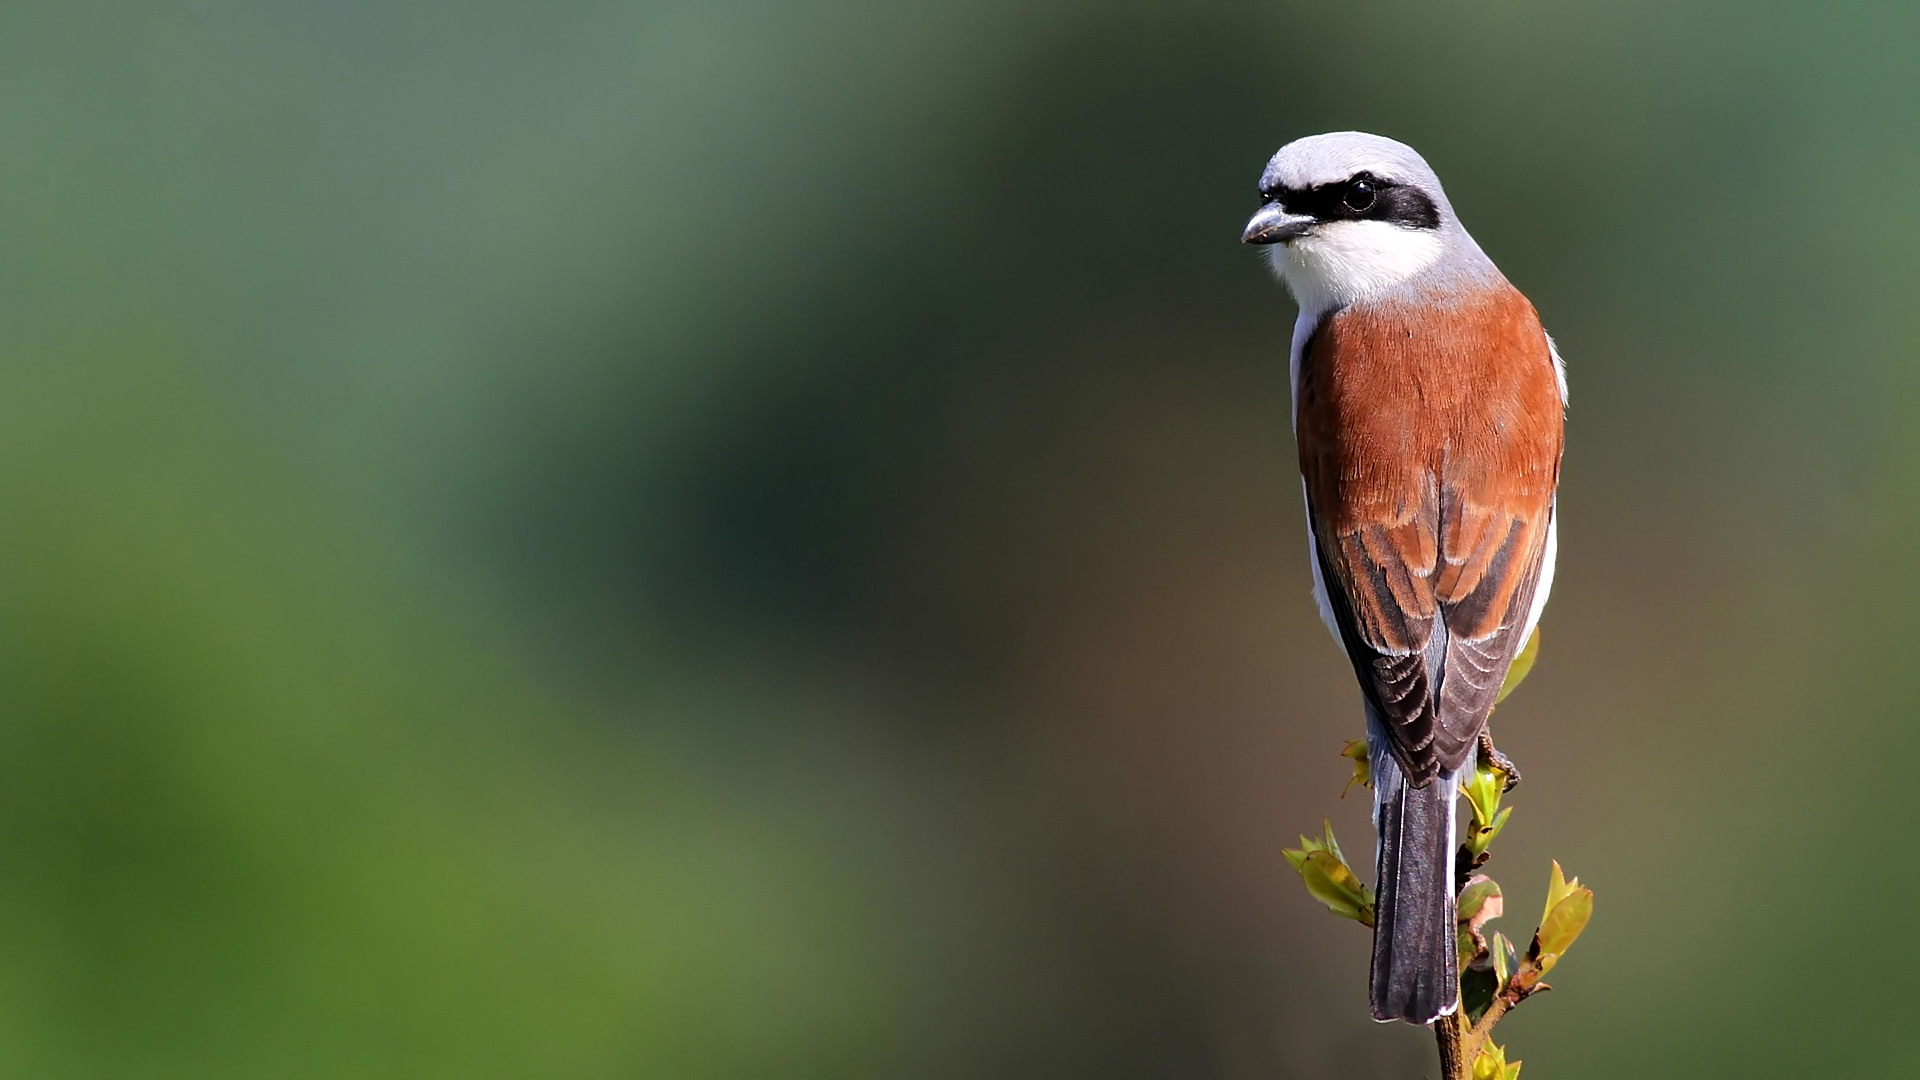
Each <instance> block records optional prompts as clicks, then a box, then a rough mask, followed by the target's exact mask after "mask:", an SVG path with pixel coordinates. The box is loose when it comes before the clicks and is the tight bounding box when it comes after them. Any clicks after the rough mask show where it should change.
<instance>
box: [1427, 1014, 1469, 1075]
mask: <svg viewBox="0 0 1920 1080" xmlns="http://www.w3.org/2000/svg"><path fill="white" fill-rule="evenodd" d="M1465 1023H1466V1016H1465V1015H1463V1014H1462V1013H1461V1011H1460V1010H1458V1009H1455V1010H1454V1011H1453V1012H1450V1013H1448V1014H1447V1015H1445V1016H1442V1017H1440V1018H1439V1019H1437V1020H1435V1021H1434V1022H1433V1037H1434V1041H1436V1042H1438V1043H1439V1044H1440V1077H1441V1080H1467V1075H1468V1069H1469V1065H1468V1062H1471V1061H1472V1060H1473V1058H1472V1056H1471V1055H1470V1054H1468V1053H1467V1052H1466V1047H1465V1046H1464V1045H1463V1044H1462V1040H1461V1037H1460V1029H1461V1027H1462V1026H1464V1025H1465Z"/></svg>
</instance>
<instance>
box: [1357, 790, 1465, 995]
mask: <svg viewBox="0 0 1920 1080" xmlns="http://www.w3.org/2000/svg"><path fill="white" fill-rule="evenodd" d="M1388 772H1389V775H1386V776H1382V775H1380V774H1379V773H1376V774H1375V777H1376V783H1380V784H1381V787H1380V788H1379V789H1376V790H1379V791H1380V792H1381V796H1380V802H1379V822H1378V824H1379V827H1380V864H1379V870H1380V876H1379V879H1378V880H1379V886H1378V889H1377V893H1378V895H1377V896H1376V897H1375V913H1376V914H1375V920H1376V921H1375V923H1374V927H1373V977H1372V985H1371V987H1370V991H1369V993H1370V998H1371V1001H1372V1005H1373V1018H1374V1019H1375V1020H1406V1021H1408V1022H1410V1023H1415V1024H1425V1023H1428V1022H1429V1021H1431V1020H1433V1018H1434V1017H1436V1016H1442V1015H1444V1014H1446V1013H1450V1012H1452V1011H1453V1010H1454V1008H1455V1007H1456V1006H1458V1005H1459V1003H1460V980H1459V960H1458V957H1457V951H1458V950H1457V947H1456V945H1455V944H1454V941H1455V939H1454V933H1455V930H1454V915H1453V899H1454V898H1453V854H1454V832H1453V798H1454V784H1453V780H1452V779H1451V778H1450V777H1449V776H1447V775H1446V774H1444V773H1442V774H1441V775H1439V776H1436V777H1434V778H1433V779H1432V780H1431V781H1429V782H1428V783H1427V786H1426V787H1413V786H1412V785H1410V784H1408V783H1407V782H1406V780H1405V779H1404V778H1402V777H1401V775H1400V770H1399V769H1397V768H1394V769H1390V770H1388ZM1389 782H1390V783H1392V784H1393V785H1394V786H1393V787H1392V788H1390V789H1389V788H1387V787H1386V786H1385V785H1386V784H1387V783H1389Z"/></svg>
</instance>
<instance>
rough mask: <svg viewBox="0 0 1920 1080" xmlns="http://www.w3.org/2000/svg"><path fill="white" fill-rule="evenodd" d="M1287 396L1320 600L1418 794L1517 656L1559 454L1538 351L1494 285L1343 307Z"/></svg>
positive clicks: (1464, 743)
mask: <svg viewBox="0 0 1920 1080" xmlns="http://www.w3.org/2000/svg"><path fill="white" fill-rule="evenodd" d="M1297 395H1298V397H1297V401H1296V411H1295V430H1296V435H1297V439H1298V442H1299V449H1300V471H1301V473H1302V475H1303V476H1304V477H1305V480H1306V489H1307V504H1308V513H1309V515H1310V516H1311V518H1312V523H1313V529H1314V535H1315V538H1316V547H1317V549H1318V550H1317V552H1316V557H1317V558H1318V559H1319V560H1320V565H1321V569H1322V572H1323V576H1324V577H1325V579H1326V583H1327V587H1328V592H1329V594H1330V595H1329V601H1330V604H1331V606H1332V608H1333V610H1334V614H1335V618H1336V621H1337V622H1338V623H1339V624H1340V630H1341V637H1342V640H1343V641H1344V642H1345V644H1346V647H1347V651H1348V654H1349V656H1350V657H1351V658H1352V660H1353V663H1354V670H1355V672H1356V674H1358V676H1359V678H1360V682H1361V686H1362V689H1363V690H1364V691H1365V692H1366V694H1367V697H1368V700H1369V701H1370V702H1371V703H1372V704H1373V706H1374V707H1375V708H1376V710H1378V711H1379V713H1380V715H1381V716H1382V718H1383V719H1385V720H1386V721H1387V727H1388V734H1389V737H1390V741H1391V742H1392V744H1393V747H1394V751H1395V756H1396V757H1397V758H1399V760H1400V763H1401V766H1402V768H1403V769H1405V770H1406V772H1407V776H1408V779H1409V780H1410V781H1413V782H1415V783H1416V784H1424V783H1426V782H1427V781H1428V780H1429V779H1430V778H1431V777H1432V776H1433V775H1434V774H1435V773H1436V772H1437V771H1438V770H1440V769H1452V768H1454V767H1456V766H1457V765H1458V764H1459V763H1460V762H1461V761H1462V760H1464V758H1465V756H1466V753H1467V749H1468V747H1470V745H1471V744H1472V742H1473V740H1474V738H1475V737H1476V736H1477V735H1478V733H1479V730H1480V727H1481V725H1482V724H1484V723H1485V722H1486V717H1487V714H1488V713H1489V712H1490V711H1491V710H1492V708H1493V697H1494V695H1495V694H1497V692H1498V690H1499V686H1500V682H1501V680H1502V679H1503V678H1504V677H1505V675H1506V670H1507V666H1508V664H1509V663H1511V661H1512V658H1513V655H1514V654H1515V653H1516V652H1517V651H1518V650H1519V647H1520V646H1521V645H1522V644H1524V642H1521V641H1518V640H1514V639H1516V638H1518V637H1519V632H1520V629H1521V624H1522V623H1523V622H1524V620H1525V618H1526V615H1527V612H1528V610H1529V609H1530V607H1531V604H1532V598H1533V592H1534V586H1535V584H1536V583H1537V581H1538V578H1539V572H1540V566H1541V557H1542V554H1543V552H1544V550H1545V546H1546V539H1547V534H1548V528H1549V525H1550V522H1551V520H1552V514H1553V505H1554V502H1553V500H1554V492H1555V488H1556V486H1557V485H1558V482H1559V476H1560V454H1561V448H1562V445H1563V441H1564V435H1563V426H1562V402H1561V398H1560V389H1559V383H1558V380H1557V379H1556V376H1555V370H1554V361H1553V357H1552V353H1551V348H1550V346H1549V345H1548V342H1547V337H1546V333H1545V331H1544V330H1543V329H1542V328H1541V326H1540V320H1539V317H1538V316H1537V315H1536V314H1535V312H1534V309H1533V305H1532V304H1531V303H1529V302H1528V301H1527V299H1526V297H1524V296H1522V295H1521V294H1520V292H1519V291H1518V290H1516V289H1514V288H1513V287H1512V286H1511V285H1509V284H1507V283H1506V282H1504V281H1497V282H1496V283H1494V284H1493V286H1492V287H1490V288H1484V289H1476V290H1474V291H1471V292H1467V293H1454V294H1451V295H1449V296H1447V297H1445V298H1443V299H1442V298H1431V297H1422V298H1418V300H1417V302H1380V303H1370V304H1363V305H1354V306H1351V307H1348V308H1345V309H1342V310H1340V311H1338V312H1335V313H1334V314H1332V315H1330V316H1329V317H1327V318H1326V319H1325V320H1324V321H1323V322H1322V323H1321V324H1320V326H1319V327H1318V328H1317V329H1316V330H1315V331H1314V333H1313V336H1312V337H1311V338H1310V339H1309V341H1308V342H1307V344H1306V345H1305V347H1304V348H1303V350H1302V355H1301V363H1300V375H1299V385H1298V387H1297ZM1436 685H1437V686H1439V687H1440V696H1439V699H1438V700H1435V699H1434V697H1433V693H1432V688H1433V687H1434V686H1436Z"/></svg>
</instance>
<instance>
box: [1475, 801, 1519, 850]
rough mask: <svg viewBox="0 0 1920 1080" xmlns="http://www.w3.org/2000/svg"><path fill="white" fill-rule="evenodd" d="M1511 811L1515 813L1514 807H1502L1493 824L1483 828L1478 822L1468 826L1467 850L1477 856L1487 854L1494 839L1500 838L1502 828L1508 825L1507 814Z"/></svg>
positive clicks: (1494, 817)
mask: <svg viewBox="0 0 1920 1080" xmlns="http://www.w3.org/2000/svg"><path fill="white" fill-rule="evenodd" d="M1511 813H1513V807H1511V806H1506V807H1502V808H1501V809H1500V812H1499V813H1498V814H1495V815H1494V816H1493V823H1492V824H1491V825H1487V826H1486V827H1484V828H1483V827H1481V826H1480V825H1479V824H1478V823H1476V824H1474V825H1473V826H1471V827H1470V828H1468V829H1467V851H1468V852H1470V853H1471V854H1472V855H1473V856H1474V857H1475V858H1479V857H1480V856H1482V855H1485V854H1486V853H1487V849H1488V848H1490V847H1492V846H1493V842H1494V840H1496V839H1498V838H1499V836H1500V830H1501V829H1504V828H1506V827H1507V815H1508V814H1511Z"/></svg>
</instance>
